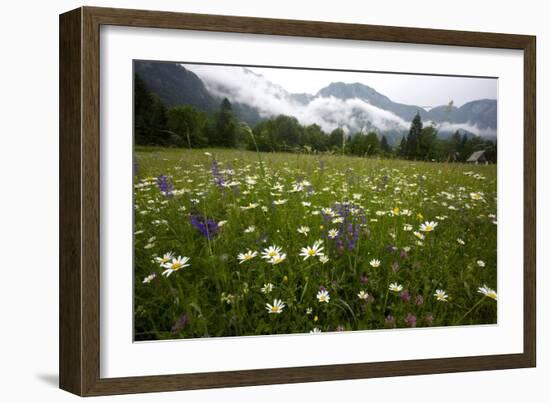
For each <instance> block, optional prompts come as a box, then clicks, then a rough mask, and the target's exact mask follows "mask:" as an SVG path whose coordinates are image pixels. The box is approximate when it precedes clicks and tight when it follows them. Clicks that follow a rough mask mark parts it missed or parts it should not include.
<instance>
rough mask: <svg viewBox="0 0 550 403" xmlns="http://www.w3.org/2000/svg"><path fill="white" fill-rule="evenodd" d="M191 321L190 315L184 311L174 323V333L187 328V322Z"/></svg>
mask: <svg viewBox="0 0 550 403" xmlns="http://www.w3.org/2000/svg"><path fill="white" fill-rule="evenodd" d="M188 323H189V317H188V316H187V314H186V313H183V314H182V315H181V316H180V317H179V318H178V319H176V321H175V322H174V325H173V326H172V333H177V332H180V331H182V330H183V329H185V327H186V326H187V324H188Z"/></svg>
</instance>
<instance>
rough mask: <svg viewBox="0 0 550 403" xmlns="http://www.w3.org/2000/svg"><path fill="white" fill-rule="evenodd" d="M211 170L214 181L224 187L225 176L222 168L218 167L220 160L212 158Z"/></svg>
mask: <svg viewBox="0 0 550 403" xmlns="http://www.w3.org/2000/svg"><path fill="white" fill-rule="evenodd" d="M210 172H211V173H212V178H213V180H214V183H215V184H216V185H217V186H218V187H220V188H223V185H224V184H225V178H224V176H223V175H222V174H221V172H220V169H219V167H218V161H216V160H214V159H213V160H212V165H211V166H210Z"/></svg>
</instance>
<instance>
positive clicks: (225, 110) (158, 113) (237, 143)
mask: <svg viewBox="0 0 550 403" xmlns="http://www.w3.org/2000/svg"><path fill="white" fill-rule="evenodd" d="M134 130H135V133H134V135H135V143H136V144H137V145H149V146H153V145H154V146H164V147H184V148H201V147H223V148H241V149H248V150H259V151H265V152H275V151H277V152H281V151H283V152H303V151H306V152H334V153H342V154H347V155H356V156H375V155H379V156H383V157H387V158H401V159H410V160H425V161H466V159H467V158H468V157H469V156H470V155H471V154H472V153H473V152H474V151H477V150H485V152H486V153H485V156H486V158H488V160H489V161H490V162H496V144H495V143H493V142H491V141H489V140H484V139H482V138H480V137H477V136H468V135H466V134H464V135H462V134H461V133H460V132H458V131H457V132H455V133H454V134H453V135H452V136H451V137H450V138H448V139H441V138H439V137H438V136H437V130H436V129H435V128H434V127H432V126H426V127H424V126H423V124H422V120H421V118H420V115H419V114H417V115H416V116H415V117H414V119H413V121H412V123H411V127H410V130H409V132H408V134H407V135H406V136H403V138H402V139H401V142H400V143H399V144H397V145H396V146H395V147H392V146H391V145H390V144H389V141H388V138H387V137H386V136H385V135H380V134H378V133H376V132H374V131H369V132H367V133H363V132H357V133H352V134H349V133H346V132H345V131H344V130H343V129H342V128H337V129H335V130H333V131H331V132H330V133H326V132H325V131H323V130H322V128H321V127H320V126H319V125H317V124H312V125H302V124H300V123H299V122H298V120H297V119H296V118H294V117H292V116H286V115H279V116H276V117H272V118H269V119H266V120H263V121H261V122H260V123H258V124H257V125H256V126H254V127H253V128H250V127H248V126H247V125H246V124H245V123H242V122H239V121H238V119H237V118H236V117H235V114H234V113H233V109H232V106H231V103H230V102H229V100H228V99H226V98H224V99H223V100H222V101H221V103H220V105H219V108H218V109H217V110H216V111H215V112H214V113H212V114H210V115H209V114H207V113H205V112H203V111H200V110H198V109H196V108H195V107H193V106H191V105H178V106H173V107H170V108H168V107H166V105H165V104H164V103H163V102H162V100H161V99H160V98H159V97H158V96H157V95H156V94H154V93H151V92H149V91H148V90H147V87H146V86H145V83H144V82H143V81H142V79H141V78H140V77H139V76H138V75H136V76H135V85H134Z"/></svg>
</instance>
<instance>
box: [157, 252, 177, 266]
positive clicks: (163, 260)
mask: <svg viewBox="0 0 550 403" xmlns="http://www.w3.org/2000/svg"><path fill="white" fill-rule="evenodd" d="M173 258H174V252H167V253H165V254H164V255H163V256H162V257H158V256H156V257H155V262H157V263H158V264H160V265H161V266H162V265H163V264H164V263H167V262H169V261H170V260H172V259H173Z"/></svg>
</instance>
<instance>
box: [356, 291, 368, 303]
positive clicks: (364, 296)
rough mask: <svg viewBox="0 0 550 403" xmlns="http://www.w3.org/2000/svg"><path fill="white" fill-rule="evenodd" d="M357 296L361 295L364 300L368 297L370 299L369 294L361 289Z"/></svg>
mask: <svg viewBox="0 0 550 403" xmlns="http://www.w3.org/2000/svg"><path fill="white" fill-rule="evenodd" d="M357 296H358V297H359V299H362V300H363V301H366V300H367V299H369V294H368V293H367V292H365V291H363V290H361V291H359V294H357Z"/></svg>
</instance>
